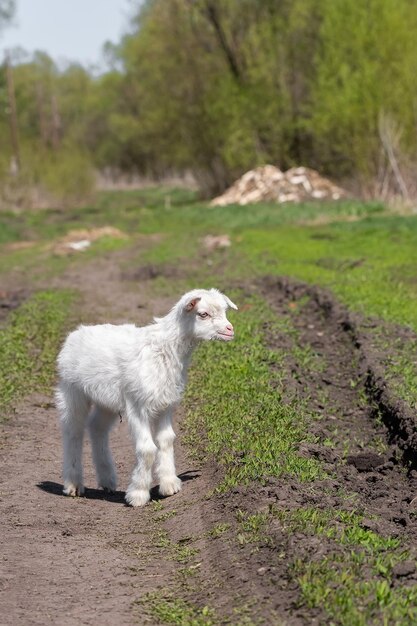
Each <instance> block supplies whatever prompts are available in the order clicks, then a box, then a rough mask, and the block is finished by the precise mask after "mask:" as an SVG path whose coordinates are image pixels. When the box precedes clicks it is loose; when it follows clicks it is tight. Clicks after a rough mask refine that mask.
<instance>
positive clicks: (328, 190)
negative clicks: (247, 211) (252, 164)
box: [211, 165, 347, 206]
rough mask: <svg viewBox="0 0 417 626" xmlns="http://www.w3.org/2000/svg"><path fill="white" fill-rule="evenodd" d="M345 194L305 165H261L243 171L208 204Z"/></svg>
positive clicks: (298, 198) (304, 198) (303, 198)
mask: <svg viewBox="0 0 417 626" xmlns="http://www.w3.org/2000/svg"><path fill="white" fill-rule="evenodd" d="M346 196H347V193H346V191H344V190H343V189H341V188H340V187H338V186H337V185H335V184H334V183H332V182H331V181H330V180H328V179H327V178H324V177H323V176H320V174H319V173H318V172H316V171H315V170H311V169H309V168H308V167H293V168H291V169H289V170H287V171H286V172H282V171H281V170H280V169H278V168H277V167H275V166H274V165H264V166H262V167H257V168H255V169H254V170H250V171H249V172H246V174H244V175H243V176H242V177H241V178H239V179H238V180H237V181H236V182H235V183H234V184H233V185H232V186H231V187H229V189H227V190H226V191H225V192H224V193H223V194H222V195H221V196H218V197H217V198H214V200H212V202H211V204H212V206H225V205H227V204H250V203H255V202H268V201H269V202H278V203H281V202H303V201H306V200H339V199H340V198H343V197H346Z"/></svg>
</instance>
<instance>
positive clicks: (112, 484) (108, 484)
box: [98, 478, 117, 493]
mask: <svg viewBox="0 0 417 626" xmlns="http://www.w3.org/2000/svg"><path fill="white" fill-rule="evenodd" d="M116 487H117V481H116V478H109V479H107V480H102V481H100V482H99V484H98V488H99V489H103V491H104V492H105V493H114V492H115V491H116Z"/></svg>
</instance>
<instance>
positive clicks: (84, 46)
mask: <svg viewBox="0 0 417 626" xmlns="http://www.w3.org/2000/svg"><path fill="white" fill-rule="evenodd" d="M138 5H139V0H17V11H16V15H15V18H14V22H13V24H12V25H10V26H7V28H5V29H4V31H3V32H2V33H0V54H1V57H3V56H4V51H5V49H10V48H15V47H21V48H24V49H25V50H27V51H28V52H34V51H35V50H42V51H44V52H47V53H48V54H49V55H50V56H51V57H52V58H53V59H54V60H55V61H57V62H58V63H59V64H60V65H61V64H63V63H65V61H77V62H79V63H82V64H83V65H88V66H91V65H98V66H99V67H100V66H101V67H102V66H103V65H102V64H103V58H102V53H101V48H102V46H103V44H104V43H105V42H106V41H108V40H110V41H111V42H112V43H117V42H118V41H119V40H120V37H121V35H122V34H123V33H125V32H126V31H127V30H128V29H129V16H131V15H132V12H133V11H134V8H135V7H137V6H138ZM1 61H2V59H1V58H0V62H1Z"/></svg>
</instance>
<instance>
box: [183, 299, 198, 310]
mask: <svg viewBox="0 0 417 626" xmlns="http://www.w3.org/2000/svg"><path fill="white" fill-rule="evenodd" d="M200 300H201V298H193V299H192V300H189V302H187V304H186V305H185V310H186V311H192V310H193V309H194V307H195V305H196V304H197V302H199V301H200Z"/></svg>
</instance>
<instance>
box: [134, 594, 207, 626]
mask: <svg viewBox="0 0 417 626" xmlns="http://www.w3.org/2000/svg"><path fill="white" fill-rule="evenodd" d="M136 604H140V605H142V604H143V605H144V606H145V608H146V613H147V614H148V615H150V616H152V617H153V618H155V619H156V620H158V622H159V623H162V624H172V625H173V626H216V625H217V624H218V623H219V622H218V620H217V619H216V616H215V613H214V611H213V610H212V609H210V608H209V607H208V606H204V607H202V608H198V607H196V606H194V605H192V604H190V603H188V602H185V601H184V600H182V599H181V598H176V597H173V596H170V595H169V594H166V595H165V596H164V595H163V594H162V592H159V593H157V594H152V593H149V594H146V595H145V596H144V598H143V599H141V600H140V601H139V602H136ZM141 623H142V622H141Z"/></svg>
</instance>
